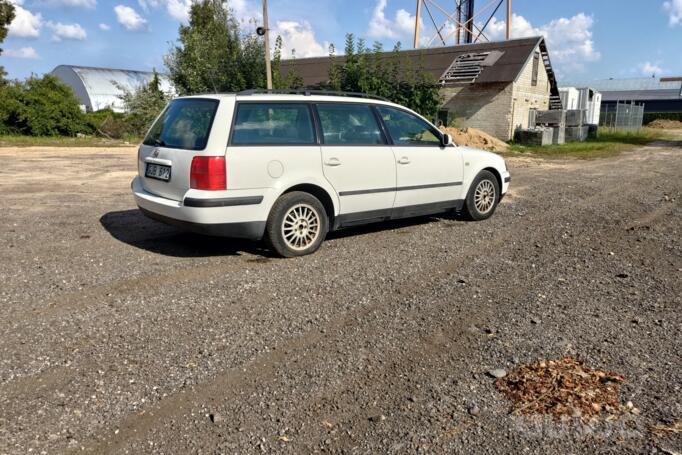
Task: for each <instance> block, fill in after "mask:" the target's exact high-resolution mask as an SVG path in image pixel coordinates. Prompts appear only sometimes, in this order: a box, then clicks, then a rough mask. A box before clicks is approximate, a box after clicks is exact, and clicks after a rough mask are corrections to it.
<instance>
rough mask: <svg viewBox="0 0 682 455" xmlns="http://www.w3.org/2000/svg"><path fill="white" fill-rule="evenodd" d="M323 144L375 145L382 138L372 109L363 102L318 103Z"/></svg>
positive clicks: (379, 142)
mask: <svg viewBox="0 0 682 455" xmlns="http://www.w3.org/2000/svg"><path fill="white" fill-rule="evenodd" d="M317 113H318V114H319V116H320V124H321V126H322V135H323V137H324V143H325V144H332V145H334V144H353V145H377V144H383V143H384V138H383V137H382V135H381V130H380V129H379V125H378V124H377V120H376V117H374V114H373V113H372V109H371V108H370V107H369V106H367V105H363V104H327V103H325V104H318V105H317Z"/></svg>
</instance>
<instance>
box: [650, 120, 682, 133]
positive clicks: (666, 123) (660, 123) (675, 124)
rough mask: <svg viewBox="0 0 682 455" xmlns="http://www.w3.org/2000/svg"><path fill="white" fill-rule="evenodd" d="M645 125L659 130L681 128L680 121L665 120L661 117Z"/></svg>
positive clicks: (681, 123)
mask: <svg viewBox="0 0 682 455" xmlns="http://www.w3.org/2000/svg"><path fill="white" fill-rule="evenodd" d="M646 126H647V127H649V128H656V129H659V130H682V122H680V121H678V120H666V119H662V118H659V119H657V120H654V121H653V122H651V123H647V124H646Z"/></svg>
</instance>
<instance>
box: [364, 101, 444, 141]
mask: <svg viewBox="0 0 682 455" xmlns="http://www.w3.org/2000/svg"><path fill="white" fill-rule="evenodd" d="M377 109H379V114H380V115H381V118H382V119H383V120H384V124H386V128H388V132H389V133H390V134H391V139H393V143H394V144H396V145H440V135H439V134H438V132H437V131H436V130H435V128H433V127H432V126H431V125H429V124H428V123H426V122H425V121H424V120H422V119H420V118H419V117H417V116H416V115H412V114H410V113H409V112H405V111H401V110H399V109H394V108H391V107H383V106H381V107H377Z"/></svg>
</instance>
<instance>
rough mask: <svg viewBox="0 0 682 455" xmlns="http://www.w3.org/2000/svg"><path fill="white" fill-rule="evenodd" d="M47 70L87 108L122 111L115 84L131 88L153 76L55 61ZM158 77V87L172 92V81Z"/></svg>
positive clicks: (131, 71) (89, 109)
mask: <svg viewBox="0 0 682 455" xmlns="http://www.w3.org/2000/svg"><path fill="white" fill-rule="evenodd" d="M51 74H52V75H54V76H56V77H57V78H59V79H60V80H61V81H62V82H64V83H65V84H66V85H68V86H69V87H71V88H72V89H73V91H74V93H75V94H76V97H77V98H78V99H79V100H80V102H81V106H82V107H83V109H84V110H85V111H87V112H91V111H98V110H100V109H106V108H111V109H112V110H114V111H115V112H123V110H124V109H123V103H122V101H121V99H120V98H119V96H120V95H122V94H123V92H122V90H121V88H119V87H122V88H124V89H126V90H129V91H131V92H132V91H135V90H136V89H137V88H139V87H141V86H143V85H145V84H148V83H149V82H150V81H151V80H152V78H153V76H154V73H152V72H149V71H134V70H121V69H112V68H94V67H89V66H72V65H59V66H58V67H56V68H55V69H54V70H52V72H51ZM159 80H160V82H161V87H160V88H161V90H162V91H164V92H166V93H171V94H173V95H174V94H175V89H174V87H173V84H172V83H171V81H170V79H168V77H167V76H166V75H163V74H159Z"/></svg>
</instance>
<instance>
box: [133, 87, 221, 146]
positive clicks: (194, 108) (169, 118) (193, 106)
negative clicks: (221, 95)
mask: <svg viewBox="0 0 682 455" xmlns="http://www.w3.org/2000/svg"><path fill="white" fill-rule="evenodd" d="M217 109H218V100H210V99H201V98H186V99H178V100H174V101H172V102H171V103H170V104H169V105H168V107H166V110H165V111H163V114H161V116H160V117H159V118H158V119H157V120H156V122H155V123H154V125H153V126H152V127H151V129H150V130H149V133H147V136H146V137H145V138H144V141H143V144H144V145H153V146H159V147H169V148H178V149H188V150H203V149H204V148H206V143H207V142H208V135H209V134H210V132H211V125H212V124H213V118H214V117H215V113H216V110H217Z"/></svg>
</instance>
